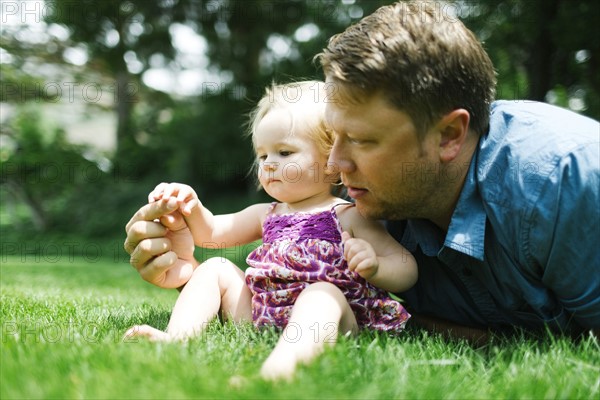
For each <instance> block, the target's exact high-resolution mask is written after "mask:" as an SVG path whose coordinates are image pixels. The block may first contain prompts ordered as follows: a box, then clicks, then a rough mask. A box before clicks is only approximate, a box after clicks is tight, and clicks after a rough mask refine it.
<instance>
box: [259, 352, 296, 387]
mask: <svg viewBox="0 0 600 400" xmlns="http://www.w3.org/2000/svg"><path fill="white" fill-rule="evenodd" d="M297 365H298V359H297V358H296V357H295V356H294V355H293V353H292V352H285V351H281V349H275V350H274V351H273V352H272V353H271V354H270V355H269V357H267V359H266V360H265V362H264V363H263V365H262V367H261V369H260V375H261V376H262V377H263V379H266V380H269V381H276V380H280V379H283V380H287V381H290V380H291V379H292V378H293V377H294V373H295V372H296V367H297Z"/></svg>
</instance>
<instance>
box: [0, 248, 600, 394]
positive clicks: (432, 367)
mask: <svg viewBox="0 0 600 400" xmlns="http://www.w3.org/2000/svg"><path fill="white" fill-rule="evenodd" d="M117 248H118V246H116V247H115V252H114V254H107V253H108V252H105V254H102V255H101V256H100V255H98V254H97V252H95V253H90V252H91V251H92V250H91V248H90V249H88V250H89V252H88V253H87V254H85V253H84V254H83V256H82V255H81V254H80V255H77V256H75V255H71V254H67V253H63V254H58V253H56V252H55V253H52V255H49V254H45V255H44V254H42V256H36V255H34V254H31V253H22V254H20V255H19V254H15V255H10V256H9V255H6V254H0V257H1V262H2V264H1V271H0V272H1V275H0V279H1V286H0V288H1V302H2V306H1V310H2V331H1V338H0V339H1V342H2V347H1V359H0V361H1V364H0V366H1V371H0V378H1V381H0V387H1V389H0V398H2V399H22V398H57V399H58V398H61V399H63V398H83V399H89V398H95V399H96V398H111V399H112V398H121V399H122V398H136V399H146V398H148V399H150V398H155V399H159V398H161V399H162V398H178V399H183V398H241V399H246V398H248V399H250V398H251V399H257V398H260V399H276V398H277V399H279V398H290V399H292V398H294V399H296V398H310V399H315V398H319V399H320V398H327V399H389V398H427V399H430V398H446V399H465V398H473V399H483V398H511V399H513V398H517V399H519V398H522V399H530V398H536V399H537V398H560V399H566V398H569V399H597V398H599V396H600V345H599V342H598V340H596V339H594V338H592V337H587V338H585V339H583V340H580V341H577V342H574V341H572V340H570V339H566V338H562V337H555V336H552V335H550V334H546V335H543V336H542V337H539V336H532V335H519V336H517V337H511V338H500V337H494V338H492V339H491V340H490V341H489V342H488V343H486V344H485V345H483V346H479V347H474V346H471V345H469V344H468V343H466V342H462V341H447V340H444V339H442V338H441V337H439V336H436V335H429V334H427V333H426V332H424V331H421V330H419V329H416V328H409V329H407V331H406V332H405V333H404V334H403V335H402V336H400V337H391V336H387V335H383V334H375V333H369V332H365V333H362V334H360V335H359V336H358V337H351V338H341V339H340V341H339V343H338V345H337V346H335V347H334V348H329V349H327V350H326V352H325V353H324V354H323V355H322V356H321V357H320V358H318V360H317V361H316V362H315V363H313V364H311V365H309V366H306V367H302V368H301V369H300V371H299V372H298V374H297V376H296V378H295V379H294V380H293V381H292V382H289V383H283V382H279V383H269V382H264V381H262V380H260V379H259V378H258V370H259V368H260V364H261V362H262V361H263V360H264V359H265V358H266V356H267V355H268V353H269V350H270V349H271V348H272V347H273V345H274V343H275V341H276V340H277V334H276V332H273V331H268V330H267V331H257V330H255V329H254V328H252V326H249V325H242V326H235V325H232V324H221V323H220V322H219V321H215V322H214V323H212V324H211V325H210V326H209V328H208V329H207V331H206V333H205V335H203V336H202V337H199V338H197V339H194V340H192V341H189V342H187V343H185V344H181V343H175V344H173V343H172V344H156V343H149V342H147V341H144V340H137V341H135V342H128V343H126V342H123V341H122V339H121V337H122V334H123V332H124V331H125V330H126V329H127V328H128V327H129V326H131V325H133V324H138V323H149V324H151V325H154V326H158V327H160V328H164V327H166V324H167V321H168V318H169V313H170V310H171V308H172V306H173V304H174V301H175V299H176V296H177V293H176V292H175V291H172V290H161V289H158V288H154V287H152V286H151V285H149V284H147V283H145V282H143V281H142V280H141V279H140V278H139V277H138V276H137V274H136V272H135V271H134V270H133V269H132V268H131V267H129V265H128V264H127V259H126V257H125V256H124V253H123V254H122V253H120V252H119V251H117ZM13 254H14V252H13ZM238 258H239V257H238ZM238 261H239V260H238ZM232 377H235V378H234V379H232Z"/></svg>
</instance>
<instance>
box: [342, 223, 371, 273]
mask: <svg viewBox="0 0 600 400" xmlns="http://www.w3.org/2000/svg"><path fill="white" fill-rule="evenodd" d="M342 243H343V244H344V258H345V259H346V262H347V263H348V269H349V270H350V271H356V272H357V273H358V274H359V275H360V276H362V277H363V278H365V279H367V280H368V279H371V278H372V277H374V276H375V274H376V273H377V270H378V269H379V261H378V260H377V254H375V250H374V249H373V246H371V245H370V244H369V243H368V242H367V241H365V240H363V239H358V238H353V237H352V236H350V234H349V233H348V232H342Z"/></svg>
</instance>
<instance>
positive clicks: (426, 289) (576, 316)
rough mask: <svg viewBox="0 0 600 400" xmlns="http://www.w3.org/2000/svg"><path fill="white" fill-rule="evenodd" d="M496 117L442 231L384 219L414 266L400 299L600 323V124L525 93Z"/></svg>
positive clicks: (419, 305)
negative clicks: (415, 275)
mask: <svg viewBox="0 0 600 400" xmlns="http://www.w3.org/2000/svg"><path fill="white" fill-rule="evenodd" d="M490 118H491V119H490V129H489V132H488V133H487V134H485V135H484V136H483V137H482V138H481V139H480V142H479V146H478V149H477V150H476V153H475V155H474V157H473V159H472V161H471V163H470V165H469V166H465V168H467V167H468V168H469V170H468V174H467V177H466V181H465V183H464V186H463V189H462V192H461V195H460V198H459V201H458V204H457V206H456V209H455V211H454V214H453V215H452V220H451V222H450V226H449V228H448V232H447V234H445V235H444V232H443V231H442V230H440V229H439V228H438V227H437V226H435V225H433V224H432V223H431V222H429V221H426V220H408V221H395V222H394V221H388V222H387V225H388V229H389V230H390V232H391V233H392V234H393V235H394V237H396V239H397V240H399V241H400V242H401V243H402V244H403V245H404V246H405V247H406V248H407V249H408V250H410V251H411V252H412V253H413V254H414V255H415V257H416V259H417V262H418V264H419V280H418V282H417V284H416V285H415V286H414V287H413V288H412V289H410V290H408V291H406V292H404V293H400V294H399V295H400V296H401V297H402V298H403V299H404V300H405V301H406V303H407V305H408V307H409V310H412V311H413V312H416V313H423V314H429V315H433V316H437V317H442V318H445V319H448V320H451V321H454V322H458V323H461V324H465V325H469V326H479V327H492V328H498V329H502V328H505V327H509V326H521V327H525V328H530V329H535V328H542V327H544V326H549V327H550V328H552V329H555V330H566V329H571V328H572V329H580V328H591V327H600V246H599V243H600V240H599V238H600V208H599V207H600V196H599V192H600V172H599V171H600V124H599V123H598V122H597V121H594V120H592V119H589V118H586V117H583V116H580V115H578V114H575V113H573V112H570V111H567V110H564V109H561V108H558V107H554V106H550V105H548V104H543V103H535V102H523V101H520V102H517V101H498V102H495V103H494V104H493V105H492V108H491V117H490ZM449 179H450V177H449Z"/></svg>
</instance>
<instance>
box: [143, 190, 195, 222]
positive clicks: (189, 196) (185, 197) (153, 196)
mask: <svg viewBox="0 0 600 400" xmlns="http://www.w3.org/2000/svg"><path fill="white" fill-rule="evenodd" d="M171 198H175V200H176V201H177V205H178V208H179V210H180V211H181V213H182V214H183V215H186V216H189V215H190V214H191V213H192V210H193V209H194V207H199V206H200V200H199V199H198V195H197V194H196V192H195V191H194V189H192V188H191V187H190V186H188V185H184V184H183V183H164V182H163V183H160V184H158V185H157V186H156V187H155V188H154V190H153V191H152V192H150V194H149V195H148V203H153V202H155V201H169V199H171Z"/></svg>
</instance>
